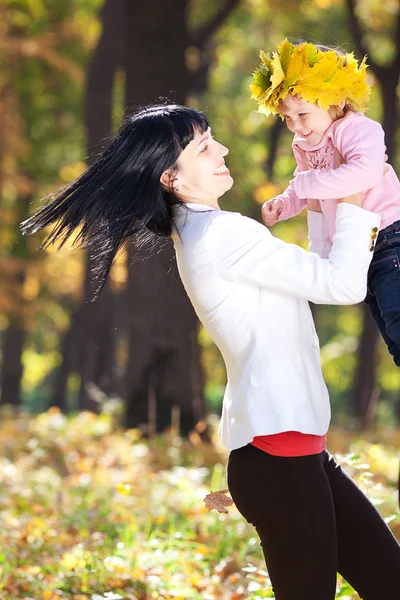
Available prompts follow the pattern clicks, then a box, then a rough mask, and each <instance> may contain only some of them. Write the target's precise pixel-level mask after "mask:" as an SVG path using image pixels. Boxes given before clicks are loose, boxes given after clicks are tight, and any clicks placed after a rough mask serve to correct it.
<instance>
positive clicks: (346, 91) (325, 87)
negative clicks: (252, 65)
mask: <svg viewBox="0 0 400 600" xmlns="http://www.w3.org/2000/svg"><path fill="white" fill-rule="evenodd" d="M260 58H261V64H260V66H259V67H258V69H256V71H255V72H254V73H253V82H252V84H251V85H250V89H251V92H252V95H251V97H252V98H253V99H254V100H256V101H257V102H258V110H259V112H262V113H264V114H265V115H267V116H268V115H271V114H279V103H280V102H281V101H283V100H284V99H285V98H286V96H287V95H288V94H292V95H293V96H297V97H301V98H302V99H303V100H305V101H306V102H310V103H312V104H317V106H319V107H320V108H322V109H324V110H329V108H330V107H331V106H339V105H341V104H342V103H343V102H344V103H345V105H347V107H348V108H349V109H350V110H355V111H362V112H363V111H364V110H365V109H366V104H367V102H368V100H369V95H370V91H371V88H370V86H369V85H368V84H367V81H366V79H367V78H366V70H367V63H366V57H365V56H364V58H363V59H362V61H361V62H360V64H359V63H358V61H357V59H356V58H355V57H354V54H353V53H352V52H351V53H345V54H341V53H339V52H338V51H336V50H326V49H325V48H321V47H317V46H315V45H314V44H311V43H309V42H304V43H302V44H299V45H295V44H292V43H290V42H288V40H287V39H286V40H285V41H284V42H282V44H281V45H280V46H278V49H277V51H275V52H272V54H270V53H268V54H267V53H265V52H263V51H262V50H261V51H260Z"/></svg>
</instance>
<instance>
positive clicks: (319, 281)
mask: <svg viewBox="0 0 400 600" xmlns="http://www.w3.org/2000/svg"><path fill="white" fill-rule="evenodd" d="M379 222H380V217H379V216H378V215H375V214H374V213H371V212H369V211H366V210H364V209H362V208H359V207H358V206H352V205H350V204H339V206H338V208H337V216H336V234H335V237H334V243H333V246H332V250H331V252H330V254H329V259H328V260H327V259H323V258H320V257H319V256H318V255H317V254H313V253H309V252H307V251H306V250H303V249H302V248H300V247H299V246H296V245H295V244H287V243H285V242H283V241H282V240H280V239H278V238H276V237H274V236H273V235H272V234H271V233H270V231H269V230H268V229H267V228H266V227H264V226H263V225H261V224H260V223H257V222H256V221H254V220H252V219H249V218H246V217H243V216H242V215H239V214H226V213H221V214H220V215H217V216H216V217H215V218H214V219H213V220H212V221H211V223H210V225H209V227H208V229H207V231H206V236H205V243H206V248H207V249H208V251H209V253H210V256H211V259H212V261H213V263H214V265H215V268H216V270H217V272H218V273H219V275H220V276H221V277H222V278H224V279H226V280H228V281H232V282H238V283H239V282H243V283H247V284H250V285H256V286H259V287H264V288H268V289H270V290H273V291H276V292H279V293H284V294H290V295H291V296H297V297H299V298H305V299H307V300H311V301H312V302H315V303H319V304H355V303H357V302H361V300H363V299H364V298H365V295H366V291H367V271H368V267H369V264H370V262H371V259H372V252H370V250H369V248H370V245H371V234H372V233H375V230H377V228H378V226H379Z"/></svg>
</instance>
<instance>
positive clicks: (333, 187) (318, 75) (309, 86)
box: [251, 40, 400, 366]
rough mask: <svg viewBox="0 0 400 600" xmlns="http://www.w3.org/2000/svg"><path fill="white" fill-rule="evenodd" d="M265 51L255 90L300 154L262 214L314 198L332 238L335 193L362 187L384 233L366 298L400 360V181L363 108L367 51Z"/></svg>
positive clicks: (376, 243)
mask: <svg viewBox="0 0 400 600" xmlns="http://www.w3.org/2000/svg"><path fill="white" fill-rule="evenodd" d="M260 56H261V60H262V63H261V65H260V66H259V68H258V69H257V70H256V72H255V73H254V77H253V84H252V85H251V89H252V92H253V95H252V97H253V98H254V99H256V100H257V102H258V103H259V111H260V112H263V113H265V114H266V115H270V114H279V115H280V116H281V117H282V118H283V119H284V120H285V121H286V125H287V127H288V129H289V130H290V131H292V132H293V133H294V134H295V135H294V140H293V145H292V147H293V152H294V155H295V158H296V162H297V169H296V170H295V172H294V179H293V180H292V181H291V182H290V183H289V186H288V187H287V189H286V190H285V191H284V192H283V193H282V194H280V195H279V196H277V197H276V198H273V199H272V200H269V201H267V202H266V203H265V204H264V206H263V209H262V214H263V220H264V222H265V224H266V225H268V226H271V225H274V224H275V223H276V222H277V221H278V220H282V219H288V218H289V217H293V216H295V215H297V214H298V213H299V212H300V211H301V210H302V209H303V208H304V207H305V206H307V203H308V205H309V208H311V209H313V210H321V211H322V213H323V217H324V219H325V224H324V227H325V229H326V231H327V235H326V239H327V240H328V242H329V245H330V242H331V241H332V238H333V235H334V233H335V215H336V205H337V200H338V199H339V198H342V197H343V196H347V195H349V194H355V193H358V192H361V193H362V200H363V207H364V208H365V209H367V210H370V211H372V212H375V213H379V214H380V215H381V217H382V221H381V231H380V232H379V235H378V230H377V229H376V231H373V232H372V236H371V239H372V242H371V246H370V250H371V252H372V251H374V258H373V260H372V262H371V266H370V269H369V273H368V292H367V297H366V302H367V303H368V306H369V309H370V311H371V314H372V316H373V318H374V319H375V322H376V324H377V325H378V328H379V330H380V332H381V334H382V336H383V338H384V340H385V342H386V344H387V346H388V349H389V352H390V354H391V355H392V356H393V360H394V362H395V364H396V365H397V366H400V182H399V180H398V178H397V176H396V173H395V172H394V170H393V168H392V167H391V166H390V165H387V168H385V171H384V173H383V170H382V164H383V163H384V160H385V150H386V148H385V141H384V132H383V130H382V127H381V126H380V125H379V123H377V122H375V121H372V120H371V119H369V118H367V117H366V116H364V114H363V111H364V110H365V104H366V102H367V100H368V97H369V93H370V89H369V86H368V84H367V82H366V72H365V71H366V68H367V65H366V63H365V59H364V60H363V61H362V62H361V64H360V65H359V64H358V62H357V60H356V59H355V58H354V56H353V54H345V55H340V54H339V53H338V52H336V51H335V50H327V49H325V48H319V47H317V46H314V45H313V44H310V43H303V44H300V45H293V44H291V43H290V42H288V41H287V40H285V41H284V42H283V43H282V44H281V45H280V46H279V48H278V50H277V52H274V53H273V54H272V57H270V56H269V55H267V54H265V53H264V52H261V54H260ZM341 157H343V160H341ZM340 163H342V164H340ZM316 200H317V201H319V202H317V203H316ZM311 203H312V205H311ZM316 204H317V206H316ZM318 204H320V209H319V207H318ZM309 217H310V218H309V227H313V226H314V225H313V223H316V224H317V226H319V227H321V223H320V221H318V218H317V217H316V215H315V213H314V215H313V213H311V212H310V213H309ZM318 236H320V240H321V248H320V249H319V253H320V254H321V255H323V256H327V254H328V253H329V247H327V245H326V240H325V242H324V234H323V231H319V232H314V233H313V235H312V236H310V237H313V238H314V239H315V238H317V237H318ZM324 245H325V247H323V246H324ZM314 248H315V247H314ZM314 248H311V249H312V250H314Z"/></svg>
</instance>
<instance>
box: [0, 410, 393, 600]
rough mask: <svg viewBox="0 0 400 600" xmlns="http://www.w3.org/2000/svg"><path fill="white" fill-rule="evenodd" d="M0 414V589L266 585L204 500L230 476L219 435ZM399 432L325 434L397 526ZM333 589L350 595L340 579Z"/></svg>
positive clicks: (38, 592) (233, 522)
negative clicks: (145, 431)
mask: <svg viewBox="0 0 400 600" xmlns="http://www.w3.org/2000/svg"><path fill="white" fill-rule="evenodd" d="M1 417H2V418H1V420H0V422H1V425H0V480H1V486H0V536H1V551H0V600H3V599H4V600H14V599H19V598H21V599H25V600H31V599H34V600H42V599H43V600H61V599H64V598H73V599H75V600H88V599H90V600H106V599H108V600H118V599H124V600H150V599H166V600H168V599H175V600H179V599H181V600H183V599H184V600H189V599H193V600H200V599H204V600H214V599H221V600H241V599H249V600H256V599H262V598H273V597H274V596H273V593H272V591H271V586H270V582H269V579H268V574H267V572H266V570H265V564H264V561H263V558H262V554H261V550H260V547H259V544H258V540H257V538H256V536H255V532H254V530H253V529H252V528H251V527H250V526H249V525H247V524H246V523H245V522H244V520H243V519H242V517H241V516H240V515H239V513H238V512H237V510H236V509H235V508H231V509H230V510H229V514H228V515H221V514H218V513H215V512H214V511H213V512H211V513H208V512H207V511H206V509H205V507H204V505H203V502H202V498H203V497H204V496H205V495H206V494H207V493H208V492H209V491H210V490H211V489H212V490H216V489H221V488H224V487H226V480H225V464H226V454H225V452H224V450H223V448H222V447H221V446H220V445H219V442H218V440H217V439H215V440H214V443H212V444H205V443H202V442H201V441H200V440H199V438H197V437H196V436H192V439H191V441H190V440H183V439H182V438H180V437H179V436H178V435H176V433H175V432H173V431H169V432H167V433H166V434H165V435H163V436H160V437H157V438H155V439H152V440H150V441H145V440H143V439H142V437H141V434H140V432H139V431H138V430H128V431H123V430H118V429H117V428H116V425H115V421H114V419H113V416H112V415H110V414H106V413H104V414H102V415H100V416H95V415H93V414H92V413H85V412H84V413H81V414H78V415H74V416H71V417H69V418H66V417H64V416H63V415H62V414H60V413H59V411H58V410H57V409H54V408H53V409H50V410H49V411H48V412H47V413H43V414H41V415H39V416H37V417H29V416H28V415H25V414H20V415H18V416H12V415H10V414H8V415H7V413H6V412H4V413H3V415H1ZM385 436H386V437H385ZM399 438H400V434H399V432H384V433H383V434H382V433H376V432H375V433H371V434H370V435H369V439H364V440H362V441H357V439H356V438H355V436H354V434H353V435H351V434H348V433H344V432H342V431H340V430H333V431H332V433H331V436H330V446H331V448H333V450H334V451H335V452H337V453H339V454H338V456H339V459H340V462H341V463H342V465H344V466H345V468H346V469H347V470H348V471H350V472H351V474H352V475H353V476H354V478H355V479H356V480H357V481H358V483H359V484H360V485H361V486H362V487H363V488H364V489H365V490H366V492H367V493H368V495H369V496H370V497H371V498H373V500H374V502H375V503H377V504H379V510H380V511H381V513H382V514H383V515H384V517H385V518H386V519H387V521H388V522H390V526H391V527H392V529H393V531H394V533H395V535H397V537H400V524H399V519H398V514H397V513H396V510H397V506H396V493H395V485H396V479H397V468H398V457H397V452H396V448H397V447H398V444H399V441H400V440H399ZM338 597H339V598H346V599H348V600H350V599H353V598H354V599H355V598H356V597H357V596H356V595H355V594H353V592H352V590H351V589H350V588H349V587H348V586H347V584H346V583H345V582H342V581H340V580H339V582H338Z"/></svg>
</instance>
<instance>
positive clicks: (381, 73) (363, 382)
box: [347, 0, 400, 429]
mask: <svg viewBox="0 0 400 600" xmlns="http://www.w3.org/2000/svg"><path fill="white" fill-rule="evenodd" d="M347 7H348V11H349V24H350V29H351V32H352V35H353V38H354V41H355V43H356V45H357V47H358V50H359V52H360V54H361V55H365V54H367V55H368V62H369V65H370V68H371V70H372V71H373V72H374V73H375V76H376V77H377V79H378V81H379V83H380V85H381V93H382V100H383V129H384V131H385V142H386V148H387V150H386V153H387V155H388V157H389V161H390V162H391V161H393V160H394V158H395V156H396V131H397V123H398V106H397V85H398V81H399V76H400V12H399V15H398V18H397V28H396V32H395V39H394V42H395V44H396V55H395V58H394V60H393V62H392V64H390V65H388V66H381V65H377V64H376V63H375V62H374V60H373V59H371V58H370V52H369V51H368V50H369V49H368V47H367V46H366V45H365V43H364V40H363V32H362V27H361V24H360V22H359V20H358V18H357V14H356V2H355V0H347ZM362 318H363V331H362V335H361V338H360V343H359V347H358V352H357V365H356V372H355V383H354V388H353V394H352V395H353V408H354V414H355V416H356V417H357V418H358V420H359V423H360V426H361V428H362V429H365V428H367V427H368V426H371V425H372V424H373V422H374V420H375V411H376V407H377V404H378V399H379V394H377V392H376V383H375V382H376V369H377V344H378V338H379V333H378V329H377V327H376V325H375V323H374V322H373V319H372V317H371V315H370V313H369V310H368V308H367V306H366V305H363V307H362Z"/></svg>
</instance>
